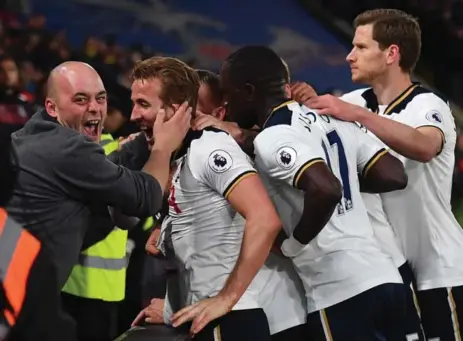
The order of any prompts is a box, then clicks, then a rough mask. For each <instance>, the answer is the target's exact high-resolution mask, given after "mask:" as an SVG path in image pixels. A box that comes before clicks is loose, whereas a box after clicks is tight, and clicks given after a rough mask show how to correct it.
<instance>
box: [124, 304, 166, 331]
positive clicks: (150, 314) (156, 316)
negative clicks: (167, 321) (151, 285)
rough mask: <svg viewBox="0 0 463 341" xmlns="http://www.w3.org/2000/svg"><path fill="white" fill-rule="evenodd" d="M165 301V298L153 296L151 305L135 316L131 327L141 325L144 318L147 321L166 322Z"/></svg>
mask: <svg viewBox="0 0 463 341" xmlns="http://www.w3.org/2000/svg"><path fill="white" fill-rule="evenodd" d="M164 302H165V301H164V300H163V299H160V298H153V299H152V300H151V303H150V305H149V306H147V307H146V308H145V309H143V310H142V311H140V313H139V314H138V315H137V317H135V320H133V322H132V324H131V327H135V326H137V325H139V324H140V322H142V321H143V319H144V321H145V322H146V323H154V324H164Z"/></svg>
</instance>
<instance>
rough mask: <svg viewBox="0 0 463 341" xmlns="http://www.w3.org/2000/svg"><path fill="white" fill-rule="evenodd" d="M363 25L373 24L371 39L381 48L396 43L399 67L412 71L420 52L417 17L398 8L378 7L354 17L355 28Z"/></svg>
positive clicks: (419, 33) (419, 32) (419, 30)
mask: <svg viewBox="0 0 463 341" xmlns="http://www.w3.org/2000/svg"><path fill="white" fill-rule="evenodd" d="M364 25H373V39H374V40H376V41H377V42H378V44H379V47H380V48H381V49H382V50H384V49H386V48H388V47H389V46H391V45H393V44H394V45H397V46H398V47H399V52H400V61H399V65H400V67H401V68H402V70H403V71H405V72H411V71H413V69H414V67H415V65H416V63H417V62H418V59H419V57H420V52H421V29H420V25H419V24H418V20H417V19H415V18H414V17H413V16H411V15H410V14H407V13H405V12H403V11H400V10H398V9H389V8H379V9H374V10H370V11H366V12H363V13H361V14H359V15H358V16H357V17H356V18H355V20H354V27H355V28H357V27H359V26H364Z"/></svg>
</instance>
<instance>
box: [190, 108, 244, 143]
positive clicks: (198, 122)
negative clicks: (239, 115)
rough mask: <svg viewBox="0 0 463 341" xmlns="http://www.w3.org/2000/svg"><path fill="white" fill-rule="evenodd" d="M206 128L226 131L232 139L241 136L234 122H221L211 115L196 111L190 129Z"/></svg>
mask: <svg viewBox="0 0 463 341" xmlns="http://www.w3.org/2000/svg"><path fill="white" fill-rule="evenodd" d="M207 127H214V128H217V129H220V130H223V131H226V132H227V133H229V134H230V135H231V136H232V137H233V138H236V136H238V135H239V134H241V129H240V127H239V126H238V124H236V123H235V122H228V121H222V120H220V119H218V118H217V117H214V116H212V115H207V114H203V113H202V112H199V111H196V117H195V119H194V121H193V124H192V128H193V129H194V130H202V129H204V128H207Z"/></svg>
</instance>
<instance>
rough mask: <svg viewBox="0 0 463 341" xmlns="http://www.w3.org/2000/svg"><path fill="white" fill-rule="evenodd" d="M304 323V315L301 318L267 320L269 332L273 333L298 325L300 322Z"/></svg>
mask: <svg viewBox="0 0 463 341" xmlns="http://www.w3.org/2000/svg"><path fill="white" fill-rule="evenodd" d="M304 323H306V316H304V317H301V318H293V319H289V320H285V321H282V322H280V323H271V322H270V321H269V327H270V334H271V335H274V334H276V333H279V332H282V331H284V330H286V329H289V328H293V327H297V326H300V325H301V324H304Z"/></svg>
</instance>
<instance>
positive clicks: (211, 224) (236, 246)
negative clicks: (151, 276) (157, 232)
mask: <svg viewBox="0 0 463 341" xmlns="http://www.w3.org/2000/svg"><path fill="white" fill-rule="evenodd" d="M183 150H185V152H186V153H185V155H184V156H182V157H181V158H180V160H179V165H178V167H177V170H176V172H175V173H174V176H173V178H172V186H171V189H170V195H169V219H166V224H170V228H171V232H170V233H171V243H172V247H173V251H174V254H175V259H176V260H177V267H178V269H179V278H180V291H181V293H182V295H184V297H182V299H181V300H180V301H181V302H183V303H184V304H185V305H189V304H192V303H195V302H198V301H200V300H202V299H205V298H208V297H211V296H215V295H217V294H218V293H219V291H220V290H221V289H222V288H223V287H224V285H225V282H226V280H227V278H228V276H229V275H230V273H231V272H232V270H233V268H234V266H235V264H236V261H237V259H238V256H239V253H240V249H241V242H242V239H243V231H244V226H245V220H244V218H243V217H242V216H241V215H240V214H238V213H237V212H236V211H235V210H234V209H233V207H232V206H231V205H230V203H229V202H228V201H227V197H228V195H229V194H230V193H231V191H232V190H233V188H234V186H236V185H237V184H238V183H239V181H241V180H242V179H244V178H245V177H246V176H249V175H251V174H255V173H256V171H255V170H254V168H253V166H252V164H251V161H250V159H249V158H248V156H247V155H246V154H245V153H244V152H243V151H242V150H241V149H240V147H239V146H238V144H237V143H236V142H235V140H233V138H232V137H231V136H229V135H228V134H227V133H225V132H222V131H214V130H203V131H199V132H190V133H189V135H187V138H186V140H185V146H184V148H183ZM177 156H179V155H177ZM258 282H259V274H258V275H257V276H256V278H254V281H253V282H252V283H251V285H250V286H249V287H248V289H247V290H246V292H245V293H244V295H243V296H242V297H241V299H240V300H239V302H238V303H237V304H236V305H235V307H234V309H253V308H257V307H258V306H259V305H258V294H259V291H260V289H259V283H258ZM262 285H263V284H262Z"/></svg>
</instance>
